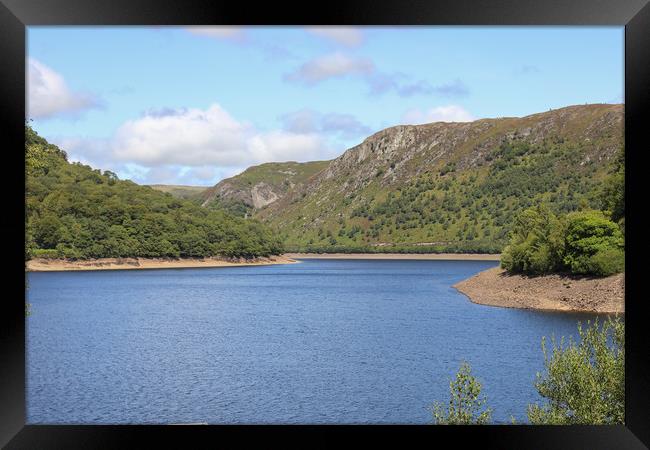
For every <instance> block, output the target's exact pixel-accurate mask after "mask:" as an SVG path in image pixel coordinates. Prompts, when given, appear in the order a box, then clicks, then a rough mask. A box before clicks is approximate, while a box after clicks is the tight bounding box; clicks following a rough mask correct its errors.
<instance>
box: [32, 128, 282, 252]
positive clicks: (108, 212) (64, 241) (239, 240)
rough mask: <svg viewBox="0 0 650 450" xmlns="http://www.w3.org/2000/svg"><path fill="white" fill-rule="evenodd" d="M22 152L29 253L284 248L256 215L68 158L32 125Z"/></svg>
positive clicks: (240, 250) (271, 249) (258, 250)
mask: <svg viewBox="0 0 650 450" xmlns="http://www.w3.org/2000/svg"><path fill="white" fill-rule="evenodd" d="M25 152H26V154H25V156H26V180H27V184H26V192H25V197H26V222H27V231H26V259H30V258H32V257H56V258H71V259H87V258H103V257H172V258H177V257H206V256H223V257H244V258H252V257H258V256H268V255H273V254H280V253H282V252H283V246H282V243H281V241H280V240H279V239H278V238H277V237H276V236H274V234H273V233H272V232H271V230H270V229H269V228H268V227H266V226H265V225H263V224H261V223H260V222H258V221H255V220H245V219H243V218H238V217H233V216H232V215H230V214H227V213H225V212H224V211H219V210H207V209H204V208H201V207H200V206H199V205H198V204H196V203H193V202H191V201H186V200H180V199H175V198H174V197H173V196H172V195H171V194H166V193H163V192H159V191H156V190H154V189H152V188H150V187H147V186H139V185H137V184H135V183H133V182H131V181H128V180H119V179H118V177H117V176H116V175H115V174H114V173H112V172H110V171H104V172H102V171H101V170H98V169H92V168H91V167H89V166H86V165H83V164H81V163H70V162H68V160H67V155H66V153H65V152H64V151H62V150H60V149H59V148H58V147H57V146H55V145H52V144H50V143H48V142H47V141H46V140H45V139H43V138H42V137H40V136H38V134H37V133H36V132H35V131H34V130H32V128H31V127H29V126H26V127H25Z"/></svg>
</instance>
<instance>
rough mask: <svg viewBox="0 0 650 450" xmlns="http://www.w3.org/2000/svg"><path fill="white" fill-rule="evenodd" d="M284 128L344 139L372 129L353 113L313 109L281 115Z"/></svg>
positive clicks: (362, 135)
mask: <svg viewBox="0 0 650 450" xmlns="http://www.w3.org/2000/svg"><path fill="white" fill-rule="evenodd" d="M281 120H282V122H283V128H284V129H285V130H286V131H290V132H292V133H324V134H328V135H330V136H336V137H339V138H342V139H354V138H357V137H366V136H368V135H369V134H371V133H372V129H371V128H370V127H368V126H366V125H364V124H363V123H361V122H360V121H359V120H358V119H357V118H356V117H354V116H353V115H352V114H340V113H326V114H322V113H319V112H316V111H313V110H311V109H302V110H299V111H295V112H292V113H289V114H285V115H284V116H282V117H281Z"/></svg>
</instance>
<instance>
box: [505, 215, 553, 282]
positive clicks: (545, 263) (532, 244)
mask: <svg viewBox="0 0 650 450" xmlns="http://www.w3.org/2000/svg"><path fill="white" fill-rule="evenodd" d="M510 236H511V237H510V244H509V245H508V246H506V248H505V249H504V250H503V253H502V256H501V267H503V268H504V269H506V270H508V271H510V272H521V273H529V274H544V273H549V272H553V271H557V270H560V269H561V267H562V253H563V251H564V224H563V222H562V221H561V220H560V219H559V218H558V217H557V216H556V215H555V214H553V212H551V210H550V209H548V208H547V207H545V206H541V205H540V206H537V207H535V208H530V209H527V210H525V211H523V212H522V213H521V214H519V215H518V216H517V217H516V219H515V222H514V224H513V227H512V230H511V233H510Z"/></svg>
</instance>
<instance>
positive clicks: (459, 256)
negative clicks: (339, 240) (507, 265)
mask: <svg viewBox="0 0 650 450" xmlns="http://www.w3.org/2000/svg"><path fill="white" fill-rule="evenodd" d="M284 256H286V257H288V258H294V259H400V260H401V259H404V260H441V261H448V260H451V261H499V260H500V259H501V255H500V254H488V253H285V254H284Z"/></svg>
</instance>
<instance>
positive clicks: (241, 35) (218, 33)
mask: <svg viewBox="0 0 650 450" xmlns="http://www.w3.org/2000/svg"><path fill="white" fill-rule="evenodd" d="M186 30H187V31H188V32H189V33H191V34H194V35H197V36H205V37H209V38H214V39H225V40H230V41H239V42H242V41H244V40H246V32H245V31H244V29H243V28H241V27H233V26H209V27H201V26H196V27H187V28H186Z"/></svg>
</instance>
